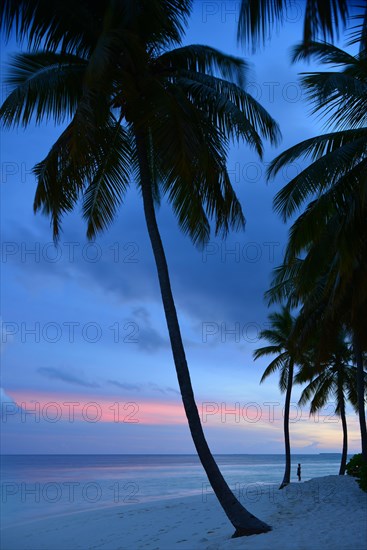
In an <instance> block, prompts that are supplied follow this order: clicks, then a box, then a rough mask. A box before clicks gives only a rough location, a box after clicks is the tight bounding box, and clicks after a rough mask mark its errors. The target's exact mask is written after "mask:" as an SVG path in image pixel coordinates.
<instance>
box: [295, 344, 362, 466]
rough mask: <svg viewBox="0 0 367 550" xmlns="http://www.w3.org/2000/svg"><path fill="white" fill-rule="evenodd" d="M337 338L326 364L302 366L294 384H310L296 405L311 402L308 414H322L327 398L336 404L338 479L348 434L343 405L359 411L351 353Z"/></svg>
mask: <svg viewBox="0 0 367 550" xmlns="http://www.w3.org/2000/svg"><path fill="white" fill-rule="evenodd" d="M338 336H339V338H338V340H337V341H336V342H334V346H333V352H331V353H330V354H329V357H328V358H327V360H325V361H323V362H319V361H318V360H316V361H314V362H313V363H312V364H311V363H308V364H304V365H302V367H301V369H300V370H299V372H298V373H297V375H296V376H295V378H294V381H295V382H296V383H300V384H302V383H305V382H309V384H308V385H307V386H306V388H304V390H303V391H302V394H301V397H300V399H299V401H298V403H299V405H305V404H306V403H307V402H308V401H311V407H310V414H311V415H313V414H316V412H317V411H319V410H321V409H322V408H323V407H324V406H325V405H326V403H327V402H328V400H329V398H330V397H332V398H333V399H334V400H335V413H336V414H337V415H338V416H340V418H341V422H342V428H343V449H342V457H341V462H340V469H339V475H344V474H345V467H346V464H347V454H348V431H347V419H346V412H345V407H346V402H347V401H349V402H350V403H351V404H352V406H353V408H354V409H355V410H357V409H358V399H357V378H356V368H355V367H354V366H353V365H350V361H351V359H352V355H353V354H352V351H351V348H350V345H348V343H347V342H346V340H345V335H344V334H343V333H339V335H338Z"/></svg>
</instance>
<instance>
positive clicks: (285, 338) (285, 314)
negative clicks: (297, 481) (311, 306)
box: [254, 306, 300, 489]
mask: <svg viewBox="0 0 367 550" xmlns="http://www.w3.org/2000/svg"><path fill="white" fill-rule="evenodd" d="M269 321H270V326H271V328H269V329H265V330H262V331H261V333H260V338H263V339H265V340H268V341H269V342H270V345H269V346H264V347H262V348H258V349H257V350H255V352H254V358H255V360H256V359H259V358H260V357H265V356H268V355H275V356H276V357H275V358H274V359H273V360H272V361H271V363H269V365H268V366H267V367H266V369H265V371H264V374H263V375H262V377H261V380H260V383H262V382H264V380H265V379H266V378H268V376H270V375H271V374H273V373H274V372H275V371H277V370H278V371H279V372H280V377H279V388H280V391H281V392H282V393H283V392H286V394H285V406H284V443H285V471H284V477H283V481H282V483H281V485H280V487H279V489H282V488H283V487H285V486H286V485H288V484H289V483H290V476H291V446H290V437H289V409H290V403H291V395H292V386H293V375H294V367H295V365H296V363H297V362H298V361H299V357H300V353H299V350H298V349H297V344H296V341H295V338H294V325H295V318H294V317H293V316H292V314H291V312H290V309H289V307H288V306H283V307H282V308H281V311H280V312H279V313H278V312H276V313H271V314H270V315H269Z"/></svg>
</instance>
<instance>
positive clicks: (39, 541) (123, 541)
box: [1, 476, 367, 550]
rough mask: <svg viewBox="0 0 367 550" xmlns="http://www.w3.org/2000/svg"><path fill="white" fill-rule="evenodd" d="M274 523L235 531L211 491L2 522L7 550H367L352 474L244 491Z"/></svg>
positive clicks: (362, 506)
mask: <svg viewBox="0 0 367 550" xmlns="http://www.w3.org/2000/svg"><path fill="white" fill-rule="evenodd" d="M241 501H242V502H243V504H244V505H245V506H247V507H248V509H249V510H250V511H251V512H252V513H254V514H255V515H257V516H258V517H259V518H261V519H262V520H265V521H266V522H268V523H269V524H270V525H271V526H272V528H273V529H272V531H271V532H270V533H267V534H263V535H257V536H253V537H245V538H239V539H231V535H232V533H233V528H232V526H231V525H230V523H229V521H228V520H227V518H226V516H225V515H224V513H223V511H222V509H221V508H220V506H219V504H218V502H217V500H216V498H215V497H214V496H213V495H212V494H207V495H203V496H202V495H201V496H194V497H187V498H181V499H170V500H165V501H159V502H157V503H149V504H142V503H140V504H136V505H129V506H120V505H119V506H116V507H111V508H104V509H100V510H94V511H92V512H81V513H73V514H68V515H63V516H59V517H54V518H52V519H44V520H41V521H33V522H30V523H25V524H22V525H17V526H13V527H8V528H5V529H2V530H1V548H2V549H3V550H26V549H27V550H41V549H45V550H77V549H83V550H86V549H110V550H117V549H120V550H122V549H124V550H130V549H131V550H132V549H134V550H136V549H146V550H154V549H156V550H158V549H159V550H161V549H162V550H163V549H164V550H171V549H174V548H177V549H179V550H196V549H197V550H219V549H222V548H224V549H233V550H235V549H239V548H251V549H252V550H267V549H270V548H271V549H272V550H276V549H279V550H280V549H297V550H308V549H309V550H311V549H312V550H319V549H320V550H321V549H323V550H329V549H330V550H365V548H366V541H367V494H366V493H364V492H362V491H361V490H360V488H359V487H358V485H357V483H356V481H355V479H354V478H351V477H348V476H344V477H341V476H327V477H320V478H315V479H312V480H310V481H306V482H304V483H292V484H291V485H290V486H289V487H288V488H287V490H286V491H285V490H282V491H279V490H278V489H276V488H274V490H273V491H270V490H269V487H268V488H267V490H266V491H262V490H261V486H259V488H258V490H256V491H253V492H252V493H249V494H246V495H241Z"/></svg>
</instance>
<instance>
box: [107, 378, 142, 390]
mask: <svg viewBox="0 0 367 550" xmlns="http://www.w3.org/2000/svg"><path fill="white" fill-rule="evenodd" d="M107 382H108V384H112V385H113V386H117V387H118V388H120V389H122V390H126V391H141V389H142V384H129V383H127V382H119V381H118V380H107Z"/></svg>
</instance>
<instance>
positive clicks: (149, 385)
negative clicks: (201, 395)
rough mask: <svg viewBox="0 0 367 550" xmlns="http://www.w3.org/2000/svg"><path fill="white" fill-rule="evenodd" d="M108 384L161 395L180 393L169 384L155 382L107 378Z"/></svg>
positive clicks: (123, 388) (128, 389)
mask: <svg viewBox="0 0 367 550" xmlns="http://www.w3.org/2000/svg"><path fill="white" fill-rule="evenodd" d="M107 382H108V383H109V384H112V385H113V386H116V387H117V388H120V389H122V390H126V391H138V392H140V391H145V392H151V391H153V392H157V393H160V394H161V395H167V394H172V393H173V394H175V395H180V392H179V391H178V390H175V389H174V388H171V387H170V386H159V385H158V384H155V383H154V382H146V383H139V384H138V383H136V384H130V383H128V382H119V381H118V380H107Z"/></svg>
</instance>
